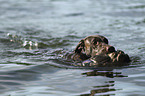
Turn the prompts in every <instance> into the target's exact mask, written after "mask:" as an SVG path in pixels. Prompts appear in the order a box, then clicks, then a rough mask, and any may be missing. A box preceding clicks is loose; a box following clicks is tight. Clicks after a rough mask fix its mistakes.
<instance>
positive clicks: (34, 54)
mask: <svg viewBox="0 0 145 96" xmlns="http://www.w3.org/2000/svg"><path fill="white" fill-rule="evenodd" d="M0 9H1V10H0V95H1V96H60V95H61V96H76V95H77V96H93V95H94V96H98V95H101V96H103V95H107V96H108V95H109V96H115V95H116V96H144V94H145V92H144V89H145V43H144V42H145V27H144V26H145V17H144V16H145V0H140V1H139V0H112V1H110V0H77V1H74V0H7V1H6V0H1V1H0ZM96 34H100V35H103V36H105V37H107V38H108V39H109V43H110V45H113V46H115V47H116V49H121V50H123V51H125V52H126V53H127V54H129V56H130V57H131V59H132V62H131V65H130V66H126V67H119V68H103V69H96V70H94V69H88V68H87V69H85V68H77V67H73V66H67V65H66V64H64V63H62V62H60V61H59V60H58V59H59V58H57V56H56V53H57V51H58V50H68V51H72V50H73V49H74V48H75V47H76V45H77V44H78V42H79V41H80V40H81V39H82V38H84V37H86V36H89V35H96ZM11 37H13V38H14V39H12V38H11Z"/></svg>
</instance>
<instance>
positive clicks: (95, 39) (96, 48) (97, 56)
mask: <svg viewBox="0 0 145 96" xmlns="http://www.w3.org/2000/svg"><path fill="white" fill-rule="evenodd" d="M75 53H83V54H85V55H87V56H89V57H91V58H90V59H91V60H93V61H95V62H98V64H101V65H102V64H109V65H111V64H119V63H123V62H129V61H130V58H129V56H128V55H127V54H125V53H124V52H123V51H116V50H115V48H114V47H113V46H111V45H109V44H108V40H107V38H105V37H104V36H100V35H94V36H88V37H86V38H84V39H82V40H81V41H80V42H79V44H78V45H77V47H76V49H75Z"/></svg>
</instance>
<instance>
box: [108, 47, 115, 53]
mask: <svg viewBox="0 0 145 96" xmlns="http://www.w3.org/2000/svg"><path fill="white" fill-rule="evenodd" d="M107 49H108V52H115V48H114V47H113V46H108V48H107Z"/></svg>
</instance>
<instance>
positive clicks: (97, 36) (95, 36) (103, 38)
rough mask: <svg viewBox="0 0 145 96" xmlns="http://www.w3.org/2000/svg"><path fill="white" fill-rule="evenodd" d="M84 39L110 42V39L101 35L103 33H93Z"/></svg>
mask: <svg viewBox="0 0 145 96" xmlns="http://www.w3.org/2000/svg"><path fill="white" fill-rule="evenodd" d="M84 40H85V41H86V40H89V41H92V40H96V41H103V42H105V43H106V44H108V39H107V38H105V37H104V36H101V35H91V36H88V37H86V38H85V39H84Z"/></svg>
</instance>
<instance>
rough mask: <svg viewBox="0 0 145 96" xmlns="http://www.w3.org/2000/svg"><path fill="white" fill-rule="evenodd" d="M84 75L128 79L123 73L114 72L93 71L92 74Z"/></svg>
mask: <svg viewBox="0 0 145 96" xmlns="http://www.w3.org/2000/svg"><path fill="white" fill-rule="evenodd" d="M83 75H86V76H105V77H109V78H114V77H127V76H124V75H122V74H121V72H113V71H98V70H93V71H92V72H86V73H83Z"/></svg>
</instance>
